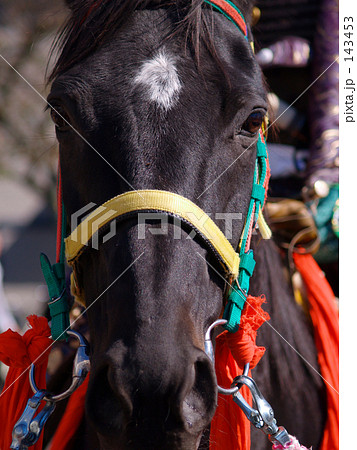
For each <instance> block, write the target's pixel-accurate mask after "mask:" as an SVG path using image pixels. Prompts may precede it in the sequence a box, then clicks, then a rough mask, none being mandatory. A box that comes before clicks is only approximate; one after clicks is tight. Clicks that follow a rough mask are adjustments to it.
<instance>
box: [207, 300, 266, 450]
mask: <svg viewBox="0 0 357 450" xmlns="http://www.w3.org/2000/svg"><path fill="white" fill-rule="evenodd" d="M264 301H265V298H264V297H263V296H262V297H252V296H249V297H248V298H247V301H246V304H245V306H244V308H243V312H242V318H241V323H240V327H239V330H238V331H237V333H228V332H224V333H222V334H220V335H219V336H218V337H217V339H216V356H215V361H216V374H217V382H218V384H219V385H220V386H222V387H230V386H231V384H232V382H233V379H234V378H235V377H236V376H237V375H240V374H242V371H243V368H244V365H245V364H247V363H250V368H251V369H253V368H254V367H255V366H256V365H257V364H258V362H259V361H260V359H261V357H262V356H263V354H264V352H265V348H264V347H257V345H256V343H255V341H256V336H257V330H258V328H259V327H260V326H261V325H262V324H263V323H264V322H265V321H266V320H269V315H268V313H266V312H265V311H263V309H262V308H261V305H262V303H263V302H264ZM241 393H242V394H243V396H244V398H245V399H246V400H247V401H248V403H249V404H250V405H251V404H252V398H251V395H250V391H249V389H248V388H246V387H245V386H243V388H242V389H241ZM222 449H224V450H248V449H250V422H249V421H248V419H247V418H246V417H245V415H244V414H243V412H242V410H241V409H240V408H239V406H238V405H236V404H235V403H234V402H233V400H232V398H231V396H225V395H221V394H219V395H218V406H217V410H216V414H215V416H214V418H213V421H212V423H211V434H210V450H222Z"/></svg>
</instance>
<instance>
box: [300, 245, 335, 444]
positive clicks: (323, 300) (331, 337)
mask: <svg viewBox="0 0 357 450" xmlns="http://www.w3.org/2000/svg"><path fill="white" fill-rule="evenodd" d="M294 262H295V265H296V269H297V270H298V271H299V272H300V274H301V276H302V278H303V280H304V283H305V285H306V289H307V294H308V299H309V309H310V315H311V319H312V322H313V325H314V336H315V344H316V348H317V356H318V362H319V365H320V371H321V375H322V377H323V378H324V380H325V385H326V393H327V422H326V426H325V431H324V436H323V441H322V445H321V447H320V449H319V450H338V448H339V425H338V424H339V422H338V417H339V402H338V383H339V375H338V369H339V327H338V310H337V305H336V302H335V296H334V293H333V291H332V289H331V287H330V285H329V284H328V282H327V280H326V278H325V276H324V274H323V272H322V270H321V269H320V268H319V266H318V264H317V263H316V261H315V260H314V258H313V257H312V256H311V255H309V254H306V255H299V254H297V253H294Z"/></svg>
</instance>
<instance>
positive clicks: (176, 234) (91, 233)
mask: <svg viewBox="0 0 357 450" xmlns="http://www.w3.org/2000/svg"><path fill="white" fill-rule="evenodd" d="M116 216H117V213H116V211H115V210H113V209H110V208H106V207H105V206H99V207H97V205H96V203H93V202H91V203H88V205H86V206H84V207H83V208H81V209H79V210H78V211H76V212H75V213H74V214H72V215H71V231H72V233H71V239H72V240H73V241H75V242H79V243H81V244H82V245H90V246H91V248H94V249H95V250H98V248H99V244H100V243H105V242H108V241H109V239H111V238H112V237H114V236H115V235H116V233H117V226H118V223H117V221H116V220H114V219H115V217H116ZM209 218H211V219H212V218H213V220H214V221H215V222H216V224H217V225H218V226H219V227H220V228H221V230H222V231H223V233H224V235H225V236H226V238H227V239H228V240H229V239H233V223H234V221H237V220H238V221H242V219H243V215H242V214H241V213H221V212H216V213H214V214H211V213H207V214H206V215H203V216H202V217H197V216H196V215H195V213H194V212H192V213H187V219H188V220H189V221H190V222H191V223H192V222H193V223H196V224H197V225H198V227H199V228H201V230H204V232H205V235H206V236H207V237H208V239H210V238H211V236H210V229H209V227H207V228H206V227H205V224H206V223H207V221H208V220H209ZM137 220H138V222H137V224H138V226H137V233H138V234H137V237H138V239H139V240H144V239H145V238H146V236H147V233H150V234H151V235H168V234H171V235H173V239H175V240H180V239H194V238H195V236H196V234H197V232H196V231H195V230H194V229H191V231H190V232H187V231H186V232H184V233H183V222H182V220H181V219H180V218H179V217H175V216H171V217H170V218H169V216H168V214H166V213H164V212H140V211H139V212H138V213H137ZM222 221H223V224H222ZM169 223H171V224H172V225H173V226H172V227H169ZM79 224H81V227H80V230H79V228H78V225H79ZM221 224H222V226H220V225H221ZM186 230H187V228H186Z"/></svg>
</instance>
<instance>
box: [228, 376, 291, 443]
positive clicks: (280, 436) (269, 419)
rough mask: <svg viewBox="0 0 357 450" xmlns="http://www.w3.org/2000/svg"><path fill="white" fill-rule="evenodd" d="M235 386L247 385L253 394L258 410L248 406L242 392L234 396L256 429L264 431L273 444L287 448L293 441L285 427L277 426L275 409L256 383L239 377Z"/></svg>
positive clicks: (234, 382)
mask: <svg viewBox="0 0 357 450" xmlns="http://www.w3.org/2000/svg"><path fill="white" fill-rule="evenodd" d="M233 385H234V386H237V387H238V386H240V387H241V386H243V385H245V386H247V387H248V389H249V390H250V392H251V394H252V398H253V402H254V404H255V406H256V409H254V408H252V407H251V406H250V405H248V403H247V402H246V401H245V400H244V398H243V396H242V394H241V393H240V392H238V391H237V392H236V393H235V394H233V400H234V402H235V403H237V405H238V406H239V407H240V408H241V409H242V411H243V413H244V414H245V416H246V417H247V419H248V420H249V421H250V422H251V423H252V424H253V425H254V426H255V428H258V429H260V430H262V431H263V433H265V434H266V435H267V436H268V438H269V440H270V441H271V442H272V443H274V444H277V443H278V444H281V445H282V446H283V447H285V446H286V445H287V444H288V443H289V442H290V441H291V439H290V437H289V434H288V432H287V431H286V430H285V428H284V427H278V426H277V424H276V419H275V417H274V411H273V408H272V407H271V405H270V404H269V403H268V402H267V401H266V399H265V398H264V397H263V395H262V393H261V392H260V390H259V389H258V386H257V384H256V383H255V381H254V380H253V379H252V378H251V377H249V376H247V375H239V376H238V377H236V378H235V379H234V380H233V384H232V386H233Z"/></svg>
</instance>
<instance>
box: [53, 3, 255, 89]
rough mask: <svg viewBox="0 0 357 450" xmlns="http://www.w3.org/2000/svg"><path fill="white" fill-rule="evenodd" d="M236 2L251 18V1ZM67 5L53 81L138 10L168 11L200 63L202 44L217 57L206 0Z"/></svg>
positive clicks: (122, 25) (56, 43)
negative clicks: (205, 7)
mask: <svg viewBox="0 0 357 450" xmlns="http://www.w3.org/2000/svg"><path fill="white" fill-rule="evenodd" d="M235 3H236V4H237V6H238V3H239V7H240V8H241V10H242V12H243V14H244V15H245V16H246V18H247V19H248V17H249V18H250V15H249V12H250V9H249V8H248V7H249V0H241V1H240V2H235ZM67 4H68V6H69V8H70V10H71V13H70V15H69V17H68V19H67V21H66V22H65V24H64V25H63V27H62V29H61V30H60V32H59V34H58V36H57V38H56V40H55V42H54V44H53V47H52V52H51V53H52V54H53V53H54V52H55V51H58V53H59V57H58V59H57V61H56V63H55V66H54V68H53V69H52V71H51V73H50V75H49V77H48V81H49V82H51V81H53V80H54V79H55V78H56V77H57V76H58V75H60V74H61V73H63V72H65V71H66V70H68V69H69V68H71V67H72V66H73V65H75V64H77V63H78V62H80V61H81V60H83V59H84V58H85V57H86V56H88V55H89V54H91V53H93V52H94V51H95V50H96V49H97V48H98V47H99V46H100V45H101V44H102V43H103V42H104V41H105V40H108V39H110V37H111V36H113V34H114V33H115V32H117V31H118V29H120V28H122V27H124V26H125V24H126V22H127V21H128V20H129V18H130V17H131V15H132V14H133V13H134V11H136V10H143V9H159V8H166V9H167V10H168V11H169V13H170V15H171V17H172V19H173V21H174V23H175V24H176V25H177V26H176V29H177V31H179V30H183V31H184V32H185V33H186V37H187V42H188V45H190V46H191V48H192V51H193V53H194V54H195V56H196V58H197V60H199V54H200V46H201V44H203V45H205V46H206V48H207V49H208V50H209V52H210V53H211V54H212V55H213V56H215V51H214V46H213V44H212V38H211V33H210V30H211V28H212V24H211V21H210V19H209V17H207V15H206V14H202V11H203V8H202V7H203V5H204V6H207V7H208V8H210V7H209V6H208V5H207V4H205V2H204V1H203V0H176V1H172V0H167V1H165V0H162V1H160V0H94V1H93V0H89V1H88V0H67ZM210 9H212V8H210Z"/></svg>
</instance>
